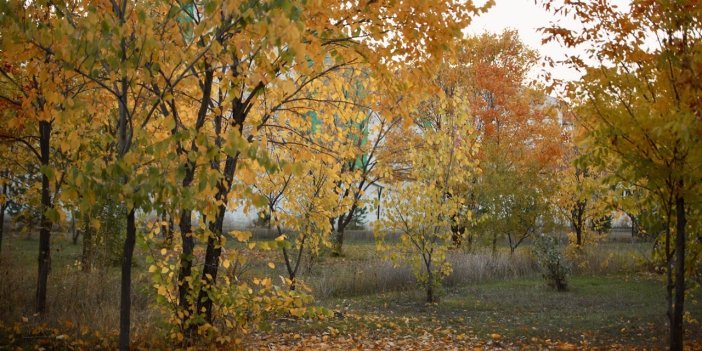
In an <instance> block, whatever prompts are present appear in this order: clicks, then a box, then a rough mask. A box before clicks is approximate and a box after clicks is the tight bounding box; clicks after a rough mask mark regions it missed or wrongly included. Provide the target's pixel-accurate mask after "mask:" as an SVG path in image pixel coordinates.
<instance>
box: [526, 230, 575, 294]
mask: <svg viewBox="0 0 702 351" xmlns="http://www.w3.org/2000/svg"><path fill="white" fill-rule="evenodd" d="M532 253H533V254H534V257H535V258H536V262H537V263H538V265H539V269H540V270H541V274H542V276H543V277H544V279H546V282H547V284H548V285H549V286H550V287H552V288H554V289H556V290H558V291H566V290H568V275H569V274H570V265H569V264H568V263H567V261H566V260H565V257H564V256H563V254H562V253H561V251H560V250H559V249H558V244H557V243H556V240H555V239H554V238H552V237H550V236H541V238H539V239H538V240H535V242H534V246H533V248H532Z"/></svg>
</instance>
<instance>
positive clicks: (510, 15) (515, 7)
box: [465, 0, 579, 80]
mask: <svg viewBox="0 0 702 351" xmlns="http://www.w3.org/2000/svg"><path fill="white" fill-rule="evenodd" d="M476 2H477V3H481V1H480V0H478V1H476ZM482 2H484V1H482ZM554 21H559V22H560V23H563V22H562V21H564V19H563V18H557V17H555V16H554V15H553V14H551V13H549V12H547V11H546V10H544V9H543V8H542V7H541V6H540V5H537V4H535V3H534V0H496V4H495V5H494V6H493V7H492V8H491V9H490V10H488V12H487V13H485V14H483V15H481V16H479V17H476V18H474V19H473V22H472V23H471V25H470V26H469V27H468V29H467V30H466V31H465V32H466V34H469V35H476V34H481V33H483V32H491V33H500V32H502V31H503V30H505V29H516V30H517V32H518V33H519V36H520V38H521V39H522V41H523V42H524V43H525V44H526V45H527V46H529V47H531V48H533V49H536V50H537V51H538V52H539V54H540V55H541V56H542V57H545V56H549V57H552V58H554V59H561V58H563V57H564V56H565V55H566V54H567V51H566V50H565V49H564V48H562V47H560V46H559V45H558V44H557V43H549V44H546V45H544V44H542V43H541V39H542V35H541V33H539V32H538V28H540V27H546V26H548V25H549V24H550V23H552V22H554ZM564 24H566V25H567V26H568V27H571V26H572V25H574V24H575V22H574V21H573V20H568V21H567V22H566V23H564ZM548 69H549V70H550V71H551V73H552V75H553V77H554V78H557V79H567V80H572V79H577V78H579V75H578V73H577V72H575V71H572V70H567V69H565V68H564V67H555V68H553V69H552V68H548ZM541 70H542V68H541V67H537V68H536V69H535V70H534V71H532V72H531V75H530V78H537V77H538V76H539V74H540V73H541V72H540V71H541Z"/></svg>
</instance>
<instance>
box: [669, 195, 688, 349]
mask: <svg viewBox="0 0 702 351" xmlns="http://www.w3.org/2000/svg"><path fill="white" fill-rule="evenodd" d="M679 183H680V184H679V189H681V190H680V191H682V189H684V187H683V185H684V184H683V182H682V181H680V182H679ZM675 212H676V213H675V217H676V223H675V224H676V233H675V234H676V236H675V296H674V304H673V314H672V316H671V321H670V350H672V351H682V349H683V340H684V339H683V338H684V325H683V312H684V304H685V240H686V239H687V238H686V235H685V226H686V225H687V219H686V217H685V198H684V197H683V195H680V194H678V195H677V196H676V198H675Z"/></svg>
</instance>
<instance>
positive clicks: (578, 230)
mask: <svg viewBox="0 0 702 351" xmlns="http://www.w3.org/2000/svg"><path fill="white" fill-rule="evenodd" d="M585 206H587V203H586V202H585V201H577V202H576V203H575V207H574V208H573V209H572V211H571V220H572V225H573V229H574V230H575V243H576V244H577V245H578V246H580V245H582V244H583V227H584V226H585V223H583V222H584V218H583V217H584V216H585Z"/></svg>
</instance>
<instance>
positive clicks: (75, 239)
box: [71, 212, 79, 245]
mask: <svg viewBox="0 0 702 351" xmlns="http://www.w3.org/2000/svg"><path fill="white" fill-rule="evenodd" d="M78 235H79V231H78V228H76V213H75V212H71V242H72V243H73V245H78Z"/></svg>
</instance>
